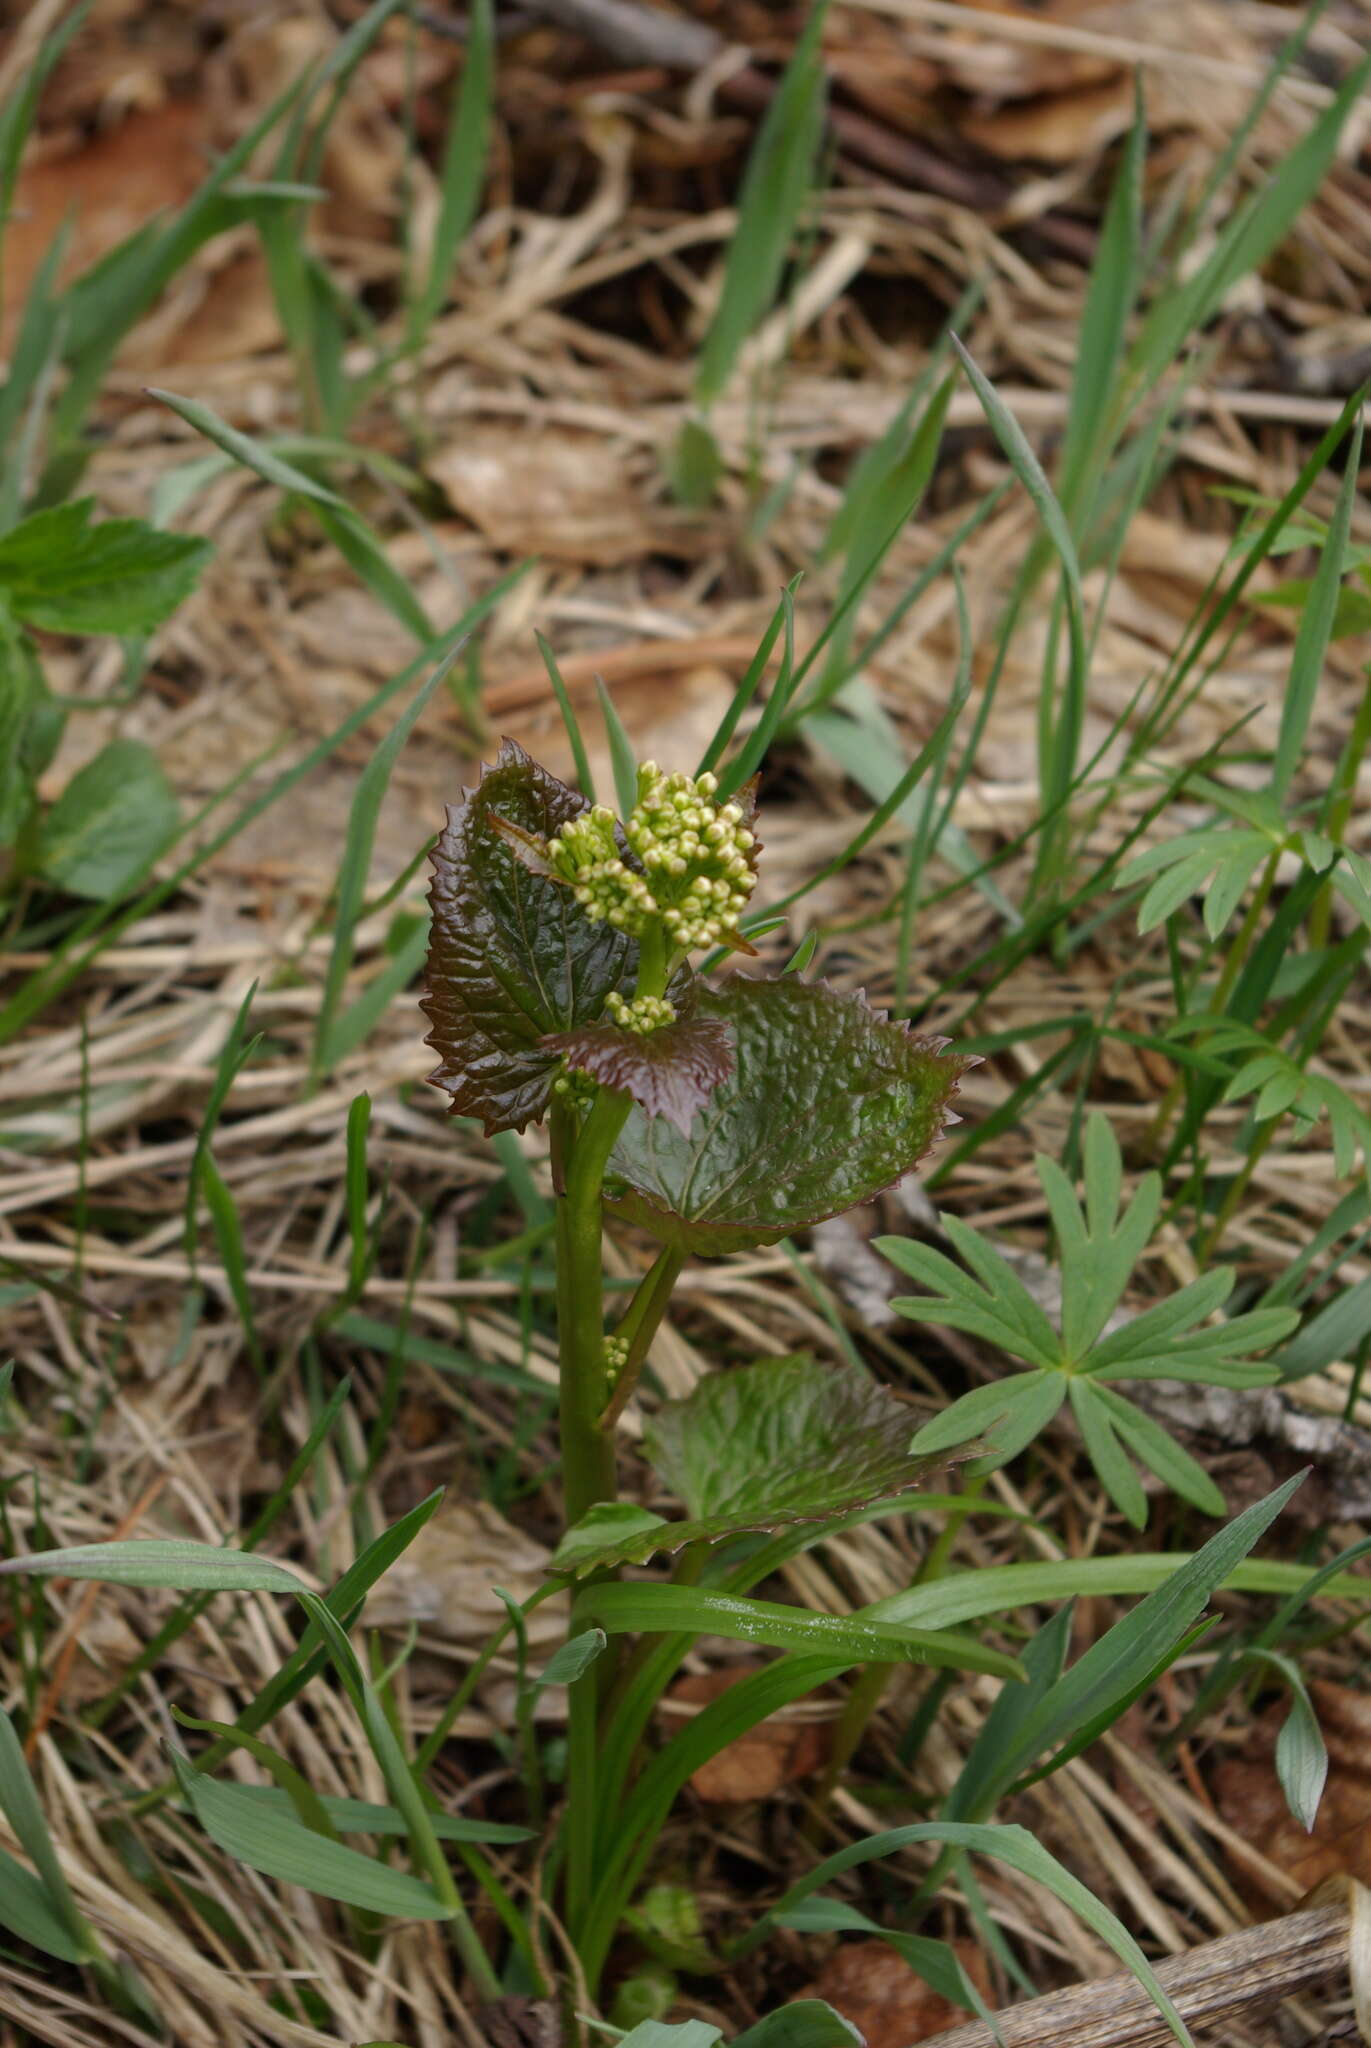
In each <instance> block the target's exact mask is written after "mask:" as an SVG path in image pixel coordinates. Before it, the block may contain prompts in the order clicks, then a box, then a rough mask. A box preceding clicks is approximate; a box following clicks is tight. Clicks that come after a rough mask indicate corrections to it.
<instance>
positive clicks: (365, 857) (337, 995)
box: [309, 641, 461, 1088]
mask: <svg viewBox="0 0 1371 2048" xmlns="http://www.w3.org/2000/svg"><path fill="white" fill-rule="evenodd" d="M460 651H461V642H460V641H459V642H458V644H457V646H456V647H450V648H448V649H447V650H446V651H445V653H444V655H443V658H442V660H441V661H440V662H439V663H438V664H437V666H436V667H435V668H434V670H433V673H432V675H430V677H429V678H428V681H427V682H426V683H425V684H424V685H423V687H422V689H420V690H419V691H417V692H416V694H415V696H414V699H413V701H412V702H411V703H410V704H409V705H408V706H407V707H406V709H405V710H404V711H403V712H402V713H401V715H400V716H399V718H397V719H396V721H395V723H394V725H393V726H392V727H391V729H390V731H389V732H388V733H387V734H386V736H385V738H384V739H383V740H382V741H381V744H380V745H379V746H378V747H377V748H376V750H375V752H374V753H373V754H372V757H371V759H370V760H369V761H368V762H367V765H366V767H365V768H364V769H363V770H362V773H361V774H360V776H359V777H358V778H357V788H356V790H355V792H354V794H353V799H352V804H351V808H350V809H349V811H348V828H347V837H346V839H345V841H344V845H343V858H342V862H341V864H340V866H339V869H338V880H337V883H336V884H335V887H334V914H333V944H332V946H331V947H330V949H329V958H328V967H327V969H326V970H325V974H324V988H323V993H322V995H321V997H320V1000H319V1021H318V1024H317V1025H316V1027H315V1032H314V1046H313V1049H312V1051H311V1054H310V1069H309V1071H310V1083H311V1085H312V1086H313V1087H316V1088H317V1087H318V1085H319V1083H320V1082H321V1081H322V1079H323V1078H324V1076H325V1074H327V1073H328V1072H329V1071H330V1069H331V1068H332V1067H333V1066H334V1065H336V1063H337V1059H338V1053H337V1049H336V1047H335V1044H334V1035H335V1027H336V1025H337V1021H338V1006H339V1004H340V1003H341V1001H342V999H343V990H344V987H345V985H346V982H347V976H348V969H349V968H350V967H351V965H352V960H353V954H354V951H355V949H356V940H357V924H358V920H359V918H360V917H361V914H362V905H363V899H364V897H365V895H366V886H367V875H368V872H369V870H370V867H371V854H372V848H373V847H374V845H375V843H376V820H377V818H378V817H379V815H380V811H381V805H382V803H383V802H384V801H385V795H386V791H387V790H388V789H389V787H390V778H391V774H392V772H393V770H394V767H395V763H396V761H397V760H398V759H399V756H400V751H401V749H402V748H403V746H404V744H405V742H406V741H407V740H408V738H409V736H410V734H411V733H412V732H413V730H414V728H415V726H416V725H417V724H418V722H419V719H420V717H421V716H422V714H423V712H424V709H425V707H426V706H427V704H428V702H429V699H430V698H431V697H432V695H433V693H434V691H435V690H436V689H437V687H438V685H439V683H441V682H442V681H443V678H444V677H445V676H446V675H447V674H448V672H449V670H450V669H451V667H452V664H453V662H454V661H455V660H456V659H457V656H458V654H459V652H460Z"/></svg>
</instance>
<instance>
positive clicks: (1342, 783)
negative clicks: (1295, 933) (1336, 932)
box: [1309, 669, 1371, 948]
mask: <svg viewBox="0 0 1371 2048" xmlns="http://www.w3.org/2000/svg"><path fill="white" fill-rule="evenodd" d="M1366 676H1367V680H1366V688H1365V689H1364V690H1363V692H1362V700H1361V703H1360V704H1359V705H1358V706H1357V712H1356V716H1355V717H1354V719H1353V720H1352V730H1351V731H1350V732H1349V733H1348V735H1347V744H1346V746H1345V747H1344V748H1343V750H1342V759H1341V760H1340V761H1339V762H1338V767H1337V773H1336V774H1335V775H1334V777H1333V787H1332V789H1331V790H1330V791H1329V794H1328V800H1327V803H1326V806H1325V809H1324V814H1323V817H1322V819H1321V820H1320V828H1321V830H1322V831H1324V832H1326V833H1327V835H1328V837H1329V838H1330V839H1331V840H1333V842H1334V843H1335V844H1340V843H1341V841H1342V838H1343V835H1344V833H1345V832H1346V830H1347V827H1348V825H1349V823H1350V822H1351V818H1352V805H1353V803H1354V802H1355V800H1356V793H1357V774H1358V771H1359V769H1360V768H1361V764H1362V758H1363V756H1364V755H1365V753H1366V750H1367V747H1368V746H1371V669H1368V670H1367V672H1366ZM1332 921H1333V883H1332V879H1331V877H1326V878H1325V880H1324V885H1323V888H1322V889H1321V890H1320V892H1319V896H1318V900H1317V901H1316V902H1315V904H1314V907H1313V909H1312V910H1311V911H1310V913H1309V944H1310V947H1311V948H1316V947H1319V946H1326V945H1327V944H1328V933H1329V928H1330V926H1331V924H1332Z"/></svg>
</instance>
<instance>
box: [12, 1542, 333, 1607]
mask: <svg viewBox="0 0 1371 2048" xmlns="http://www.w3.org/2000/svg"><path fill="white" fill-rule="evenodd" d="M0 1572H3V1573H22V1574H24V1575H25V1576H27V1575H30V1574H31V1575H33V1576H35V1577H37V1578H44V1579H97V1580H99V1581H100V1583H101V1584H103V1585H107V1586H160V1587H163V1588H165V1589H166V1590H168V1591H171V1592H175V1593H194V1592H206V1593H299V1592H302V1591H303V1590H304V1589H303V1586H302V1583H301V1581H300V1580H299V1579H297V1578H296V1576H295V1574H294V1572H291V1571H287V1570H286V1568H285V1566H284V1565H280V1564H273V1563H272V1561H271V1559H270V1558H266V1557H253V1556H250V1555H249V1554H248V1553H247V1552H245V1551H241V1550H221V1549H220V1547H219V1545H218V1544H217V1543H191V1542H188V1541H183V1540H181V1539H180V1538H176V1537H162V1536H146V1537H134V1538H132V1539H130V1541H128V1542H127V1543H80V1544H77V1545H76V1546H75V1547H74V1548H72V1549H69V1550H36V1551H34V1552H33V1554H32V1555H31V1556H29V1557H7V1558H5V1559H4V1560H3V1562H0Z"/></svg>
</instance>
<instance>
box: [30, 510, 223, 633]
mask: <svg viewBox="0 0 1371 2048" xmlns="http://www.w3.org/2000/svg"><path fill="white" fill-rule="evenodd" d="M94 503H95V501H94V499H93V498H79V499H74V500H72V501H71V502H70V503H68V504H65V505H52V506H49V507H48V508H47V509H46V510H45V511H42V512H35V513H33V514H32V515H31V517H29V518H28V519H25V520H22V521H21V522H20V524H19V525H18V526H16V527H13V528H12V529H11V530H10V532H9V533H7V534H6V535H5V536H4V538H3V539H0V590H3V593H4V596H5V599H6V601H7V603H8V605H9V608H10V610H11V612H12V613H13V614H14V616H15V617H16V618H20V619H24V620H26V621H27V623H28V624H29V625H31V626H41V627H43V628H45V629H46V630H47V631H48V632H51V633H146V632H148V631H149V630H150V629H151V628H152V627H153V626H158V625H160V624H161V622H162V620H163V619H165V618H167V617H169V616H170V614H171V613H172V612H174V611H175V609H176V607H177V605H178V604H180V602H181V600H182V599H183V598H185V597H188V596H189V594H190V592H191V591H192V590H193V589H194V588H195V584H196V580H197V579H198V577H199V574H200V571H201V569H202V568H203V567H204V564H205V560H206V558H207V556H208V555H209V552H210V546H209V542H208V541H205V540H197V539H195V538H194V537H193V536H190V535H187V534H180V533H165V532H163V530H162V529H161V528H160V527H157V526H149V525H147V524H146V522H145V521H143V520H141V519H102V520H96V521H92V519H91V512H92V510H93V508H94Z"/></svg>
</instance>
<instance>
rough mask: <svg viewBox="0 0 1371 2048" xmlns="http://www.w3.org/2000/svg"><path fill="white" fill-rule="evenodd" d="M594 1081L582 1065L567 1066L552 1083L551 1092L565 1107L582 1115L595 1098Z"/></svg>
mask: <svg viewBox="0 0 1371 2048" xmlns="http://www.w3.org/2000/svg"><path fill="white" fill-rule="evenodd" d="M595 1090H596V1082H595V1077H594V1075H593V1074H588V1073H587V1072H586V1071H585V1069H584V1067H569V1068H568V1069H567V1071H566V1073H565V1074H559V1075H558V1076H557V1078H556V1080H555V1081H554V1082H553V1084H552V1092H553V1094H554V1095H555V1096H556V1097H557V1099H558V1100H559V1102H561V1103H562V1104H563V1105H564V1107H565V1108H567V1109H574V1110H575V1111H576V1112H577V1113H578V1114H579V1115H582V1116H584V1114H585V1112H586V1111H587V1110H588V1109H589V1108H590V1106H591V1104H592V1103H593V1102H594V1100H595Z"/></svg>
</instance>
